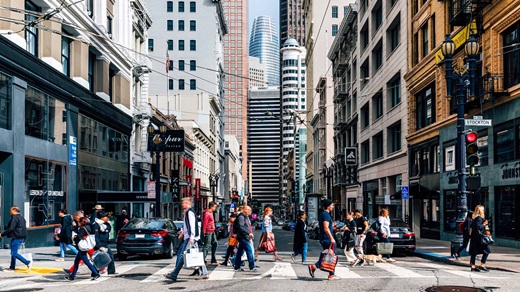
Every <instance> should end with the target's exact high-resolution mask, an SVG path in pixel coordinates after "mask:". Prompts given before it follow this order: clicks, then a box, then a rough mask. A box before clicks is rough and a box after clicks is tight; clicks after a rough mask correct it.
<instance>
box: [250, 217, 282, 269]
mask: <svg viewBox="0 0 520 292" xmlns="http://www.w3.org/2000/svg"><path fill="white" fill-rule="evenodd" d="M272 215H273V209H271V208H270V207H267V208H265V210H264V220H263V223H264V224H262V236H261V237H260V242H259V243H258V248H257V249H256V252H255V261H256V260H258V253H259V252H260V251H261V250H264V251H265V252H267V253H269V252H272V253H273V254H274V260H275V261H281V260H282V258H281V257H280V256H279V255H278V253H277V252H276V244H275V241H274V233H273V220H272V218H271V217H272ZM266 247H267V248H266Z"/></svg>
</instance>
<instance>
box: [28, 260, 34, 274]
mask: <svg viewBox="0 0 520 292" xmlns="http://www.w3.org/2000/svg"><path fill="white" fill-rule="evenodd" d="M32 265H33V262H32V261H30V262H29V264H28V265H27V273H29V272H30V271H31V268H32Z"/></svg>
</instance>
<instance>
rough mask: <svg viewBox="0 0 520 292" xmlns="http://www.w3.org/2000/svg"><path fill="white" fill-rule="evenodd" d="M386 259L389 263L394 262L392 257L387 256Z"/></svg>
mask: <svg viewBox="0 0 520 292" xmlns="http://www.w3.org/2000/svg"><path fill="white" fill-rule="evenodd" d="M386 261H387V262H389V263H395V260H394V259H393V258H389V259H387V260H386Z"/></svg>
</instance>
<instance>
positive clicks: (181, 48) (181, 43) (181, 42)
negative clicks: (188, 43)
mask: <svg viewBox="0 0 520 292" xmlns="http://www.w3.org/2000/svg"><path fill="white" fill-rule="evenodd" d="M179 51H184V40H179Z"/></svg>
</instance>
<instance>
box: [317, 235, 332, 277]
mask: <svg viewBox="0 0 520 292" xmlns="http://www.w3.org/2000/svg"><path fill="white" fill-rule="evenodd" d="M320 244H321V247H322V248H323V249H324V250H325V249H329V248H330V241H329V240H323V241H322V240H320ZM332 248H334V251H336V244H333V245H332ZM323 255H324V253H322V252H320V258H319V259H318V261H317V262H316V264H315V265H316V268H318V269H319V268H320V266H321V260H322V259H323ZM329 275H334V273H332V272H329Z"/></svg>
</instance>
